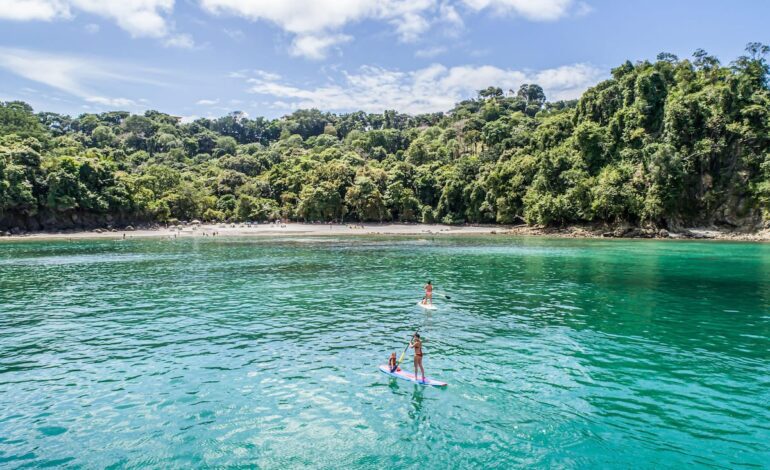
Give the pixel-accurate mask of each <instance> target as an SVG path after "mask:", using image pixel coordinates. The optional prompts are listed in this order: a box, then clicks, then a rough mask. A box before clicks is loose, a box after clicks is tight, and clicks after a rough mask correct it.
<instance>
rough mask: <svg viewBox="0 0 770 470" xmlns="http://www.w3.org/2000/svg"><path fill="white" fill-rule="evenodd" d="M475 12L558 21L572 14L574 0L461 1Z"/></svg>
mask: <svg viewBox="0 0 770 470" xmlns="http://www.w3.org/2000/svg"><path fill="white" fill-rule="evenodd" d="M461 1H462V2H463V3H464V4H465V5H467V6H468V7H470V8H471V9H473V10H476V11H479V10H484V9H491V10H493V11H495V12H497V13H501V14H515V15H519V16H522V17H524V18H526V19H528V20H533V21H553V20H558V19H559V18H562V17H564V16H567V14H568V13H569V12H570V8H571V7H572V6H573V4H574V3H575V2H574V0H461Z"/></svg>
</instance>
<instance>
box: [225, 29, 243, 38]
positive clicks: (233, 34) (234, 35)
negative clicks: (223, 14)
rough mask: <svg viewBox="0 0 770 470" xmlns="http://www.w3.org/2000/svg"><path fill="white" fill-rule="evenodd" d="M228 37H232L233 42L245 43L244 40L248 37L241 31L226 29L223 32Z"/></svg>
mask: <svg viewBox="0 0 770 470" xmlns="http://www.w3.org/2000/svg"><path fill="white" fill-rule="evenodd" d="M222 31H223V32H224V33H225V34H226V35H227V36H229V37H230V39H232V40H233V41H243V38H245V37H246V35H245V34H244V33H243V31H241V30H240V29H228V28H224V29H223V30H222Z"/></svg>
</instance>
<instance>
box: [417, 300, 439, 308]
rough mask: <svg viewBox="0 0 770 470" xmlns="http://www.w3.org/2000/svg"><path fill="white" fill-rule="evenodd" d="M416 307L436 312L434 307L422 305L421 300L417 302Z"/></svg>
mask: <svg viewBox="0 0 770 470" xmlns="http://www.w3.org/2000/svg"><path fill="white" fill-rule="evenodd" d="M417 305H419V306H420V307H422V308H424V309H425V310H436V306H435V305H433V304H424V303H422V300H421V301H419V302H417Z"/></svg>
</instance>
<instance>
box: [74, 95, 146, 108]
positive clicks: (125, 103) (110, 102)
mask: <svg viewBox="0 0 770 470" xmlns="http://www.w3.org/2000/svg"><path fill="white" fill-rule="evenodd" d="M85 100H86V101H88V102H89V103H96V104H101V105H103V106H109V107H111V108H129V107H135V106H137V105H138V103H137V102H136V101H134V100H130V99H128V98H107V97H105V96H89V97H87V98H86V99H85Z"/></svg>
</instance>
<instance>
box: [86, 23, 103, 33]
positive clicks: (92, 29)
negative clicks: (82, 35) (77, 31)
mask: <svg viewBox="0 0 770 470" xmlns="http://www.w3.org/2000/svg"><path fill="white" fill-rule="evenodd" d="M83 29H85V30H86V32H87V33H88V34H96V33H98V32H99V30H101V29H102V28H101V27H100V26H99V25H98V24H96V23H88V24H87V25H85V27H84V28H83Z"/></svg>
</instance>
